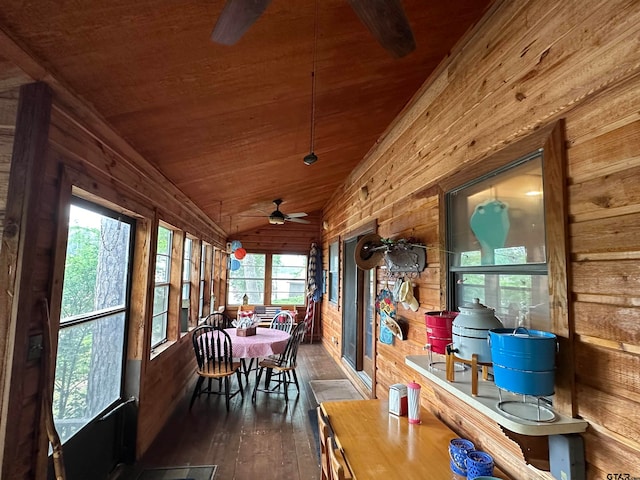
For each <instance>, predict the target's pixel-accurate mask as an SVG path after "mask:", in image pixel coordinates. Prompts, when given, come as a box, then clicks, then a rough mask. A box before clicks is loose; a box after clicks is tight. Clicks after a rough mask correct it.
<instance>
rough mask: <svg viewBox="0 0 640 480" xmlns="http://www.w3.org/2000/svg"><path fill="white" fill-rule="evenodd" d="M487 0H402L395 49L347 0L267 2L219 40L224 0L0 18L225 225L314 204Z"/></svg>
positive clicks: (5, 13)
mask: <svg viewBox="0 0 640 480" xmlns="http://www.w3.org/2000/svg"><path fill="white" fill-rule="evenodd" d="M490 1H491V0H448V1H441V0H404V1H403V5H404V8H405V12H406V15H407V17H408V19H409V22H410V24H411V27H412V29H413V32H414V36H415V40H416V44H417V48H416V50H415V51H413V52H412V53H411V54H409V55H407V56H406V57H404V58H401V59H396V58H393V56H392V55H390V54H389V52H387V51H386V50H384V49H383V48H382V47H381V46H380V45H379V44H378V43H377V42H376V40H375V39H374V38H373V36H372V35H371V34H370V32H369V31H368V30H367V29H366V28H365V27H364V25H363V24H362V23H361V22H360V21H359V19H358V17H357V16H356V14H355V13H354V11H353V10H352V9H351V7H350V6H349V3H348V2H347V0H318V15H317V29H318V30H317V32H318V36H317V38H318V39H317V50H316V55H317V57H316V58H317V62H316V101H315V142H314V143H315V145H314V150H315V153H316V154H317V156H318V158H319V160H318V161H317V163H315V164H314V165H311V166H307V165H304V163H303V157H304V156H305V155H306V154H308V153H309V148H310V126H311V72H312V70H313V52H314V20H315V19H316V17H315V11H316V3H315V0H273V1H272V2H271V4H270V5H269V6H268V8H267V9H266V11H265V13H264V14H263V15H262V17H261V18H259V19H258V21H257V22H256V23H255V24H254V25H253V26H252V27H251V28H250V29H249V30H248V32H247V33H246V34H245V35H244V36H243V37H242V38H241V39H240V41H239V42H238V43H237V44H235V45H233V46H224V45H219V44H216V43H213V42H212V41H211V40H210V39H209V36H210V34H211V31H212V29H213V25H214V24H215V22H216V19H217V18H218V16H219V14H220V12H221V10H222V8H223V6H224V3H225V2H224V0H181V1H175V0H137V1H133V0H91V1H79V0H67V1H64V2H60V1H59V0H3V2H2V7H1V8H0V28H2V30H4V32H5V33H6V34H8V35H9V36H10V37H12V38H13V39H14V40H15V41H16V43H18V44H19V45H21V46H22V47H23V48H24V49H25V50H26V51H27V52H29V53H30V54H31V55H33V57H34V58H35V59H36V60H37V61H38V62H39V63H40V64H41V65H42V66H44V67H45V68H47V69H48V70H49V71H50V72H52V74H53V75H54V76H55V77H56V78H57V79H58V80H60V81H61V82H63V83H64V84H66V85H67V86H68V87H69V88H70V89H71V90H72V91H73V92H75V93H76V94H77V95H79V96H80V97H81V98H82V99H84V100H85V101H86V102H88V103H89V104H91V105H92V106H93V107H94V108H95V109H96V110H97V111H98V112H99V113H100V114H101V115H102V116H103V117H104V118H105V119H106V121H107V122H108V123H109V124H110V125H112V126H113V127H114V129H115V130H116V131H117V132H119V133H120V134H121V135H122V137H124V138H125V139H126V140H127V141H128V142H129V143H130V144H131V145H132V146H133V147H134V148H135V149H136V150H138V151H139V152H140V153H141V154H142V155H143V156H144V157H145V158H146V159H147V160H149V161H150V162H152V163H153V164H154V165H156V166H157V168H158V169H160V171H162V172H163V173H164V175H165V176H166V177H167V178H169V179H170V181H172V182H173V183H174V184H175V185H177V186H178V188H180V189H181V190H182V191H184V192H185V193H186V194H187V195H188V196H189V197H191V198H192V199H193V201H194V202H195V203H196V204H197V205H198V206H199V207H201V208H202V210H203V211H204V212H205V213H207V214H208V215H209V216H210V217H211V218H212V219H213V220H214V221H215V222H216V223H218V225H220V226H221V227H222V228H223V229H224V230H225V231H227V233H228V234H229V235H233V234H235V233H237V232H243V231H246V230H249V229H251V228H254V227H257V226H261V225H264V224H265V223H266V222H267V218H266V216H267V215H268V214H269V213H270V212H271V211H272V210H273V204H272V203H271V201H272V200H273V199H275V198H282V199H284V203H283V204H282V207H281V209H282V210H283V211H284V212H285V213H291V212H300V211H304V212H307V213H311V212H317V211H320V210H321V209H322V207H323V205H324V204H325V202H326V201H327V199H328V198H329V197H330V195H331V194H332V193H333V192H334V190H335V189H336V188H337V187H338V186H339V185H340V184H341V183H342V182H343V181H344V179H345V178H346V176H347V175H348V174H349V173H350V172H351V171H352V169H353V168H354V166H355V165H356V164H357V163H358V162H360V161H361V160H362V158H363V157H364V156H365V155H366V153H367V152H368V151H369V149H370V148H371V147H372V146H373V145H374V144H375V142H376V140H377V139H378V138H379V137H380V135H381V134H382V133H383V132H384V131H385V128H386V127H387V126H388V125H389V124H390V122H391V121H392V120H393V118H394V117H395V116H396V115H397V114H398V113H399V112H400V111H401V109H402V108H403V107H404V106H405V105H406V103H407V102H408V101H409V99H410V98H411V97H412V96H413V94H414V93H415V92H416V90H417V89H418V88H419V87H420V85H421V84H422V83H423V82H424V81H425V80H426V78H427V77H428V75H429V74H430V72H432V71H433V69H434V68H435V67H436V66H437V65H438V64H439V63H440V62H441V61H442V60H443V59H444V58H445V56H446V55H447V52H448V51H449V50H450V49H451V47H452V46H453V45H454V44H455V42H456V41H457V40H458V39H459V38H460V37H461V36H462V35H463V33H464V32H465V31H467V29H469V28H470V27H471V26H472V25H473V24H474V23H475V22H477V21H478V19H479V18H480V17H481V16H482V14H483V13H484V12H485V10H486V8H487V5H488V4H489V3H490Z"/></svg>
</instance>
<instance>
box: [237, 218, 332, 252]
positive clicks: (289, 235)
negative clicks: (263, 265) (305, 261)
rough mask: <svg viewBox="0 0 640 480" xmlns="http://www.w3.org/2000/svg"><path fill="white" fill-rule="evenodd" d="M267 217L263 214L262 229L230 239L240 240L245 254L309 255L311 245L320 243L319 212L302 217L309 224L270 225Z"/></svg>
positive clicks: (238, 234) (241, 233) (287, 223)
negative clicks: (245, 251)
mask: <svg viewBox="0 0 640 480" xmlns="http://www.w3.org/2000/svg"><path fill="white" fill-rule="evenodd" d="M267 217H268V215H266V214H265V216H264V225H263V226H262V227H260V228H256V229H252V230H247V231H244V232H239V233H236V234H235V235H233V236H232V237H231V239H232V240H240V242H242V246H243V247H244V248H245V250H247V252H273V253H301V254H309V249H310V248H311V243H313V242H316V243H320V239H321V238H322V232H321V217H322V216H321V214H320V213H319V212H316V213H310V214H309V215H308V216H306V217H304V219H305V220H308V221H309V222H310V223H308V224H304V223H294V222H285V223H284V225H271V224H270V223H269V220H268V218H267Z"/></svg>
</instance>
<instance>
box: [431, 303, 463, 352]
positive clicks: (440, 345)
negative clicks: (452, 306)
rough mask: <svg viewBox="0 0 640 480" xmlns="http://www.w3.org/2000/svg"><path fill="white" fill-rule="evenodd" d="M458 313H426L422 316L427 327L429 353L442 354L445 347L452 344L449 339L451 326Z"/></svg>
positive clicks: (450, 338)
mask: <svg viewBox="0 0 640 480" xmlns="http://www.w3.org/2000/svg"><path fill="white" fill-rule="evenodd" d="M456 315H458V312H447V311H442V312H427V313H425V314H424V323H425V324H426V326H427V344H428V345H430V346H431V347H430V348H431V351H432V352H435V353H441V354H444V353H446V351H447V345H449V344H450V343H452V342H453V340H452V337H451V325H452V324H453V319H454V318H455V317H456Z"/></svg>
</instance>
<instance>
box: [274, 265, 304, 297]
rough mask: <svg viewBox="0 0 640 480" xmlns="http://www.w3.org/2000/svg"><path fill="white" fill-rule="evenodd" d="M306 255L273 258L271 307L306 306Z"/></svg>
mask: <svg viewBox="0 0 640 480" xmlns="http://www.w3.org/2000/svg"><path fill="white" fill-rule="evenodd" d="M306 278H307V256H306V255H278V254H274V255H272V256H271V305H304V301H305V289H306Z"/></svg>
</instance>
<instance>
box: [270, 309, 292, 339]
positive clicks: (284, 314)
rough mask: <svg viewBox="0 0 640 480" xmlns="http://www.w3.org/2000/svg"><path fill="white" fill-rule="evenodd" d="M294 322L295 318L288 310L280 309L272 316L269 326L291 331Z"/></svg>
mask: <svg viewBox="0 0 640 480" xmlns="http://www.w3.org/2000/svg"><path fill="white" fill-rule="evenodd" d="M295 323H296V319H295V317H294V316H293V314H292V313H291V312H290V311H289V310H281V311H279V312H278V313H276V314H275V315H274V316H273V320H271V326H270V327H271V328H277V329H278V330H282V331H285V332H287V333H291V330H293V326H294V325H295Z"/></svg>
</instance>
